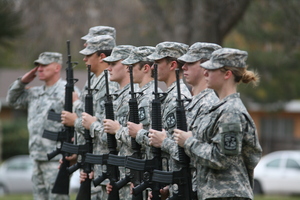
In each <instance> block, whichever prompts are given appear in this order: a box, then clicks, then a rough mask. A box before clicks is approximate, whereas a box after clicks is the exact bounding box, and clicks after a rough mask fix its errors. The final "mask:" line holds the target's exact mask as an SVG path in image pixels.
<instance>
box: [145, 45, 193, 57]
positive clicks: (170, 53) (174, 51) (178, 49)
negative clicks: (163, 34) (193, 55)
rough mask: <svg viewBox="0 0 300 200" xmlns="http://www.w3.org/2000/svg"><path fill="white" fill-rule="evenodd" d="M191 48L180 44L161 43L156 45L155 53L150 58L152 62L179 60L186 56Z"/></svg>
mask: <svg viewBox="0 0 300 200" xmlns="http://www.w3.org/2000/svg"><path fill="white" fill-rule="evenodd" d="M188 48H189V46H188V45H186V44H183V43H179V42H161V43H159V44H157V45H156V47H155V51H154V52H153V53H152V54H151V55H149V56H148V58H149V59H151V60H160V59H162V58H166V57H173V58H179V57H180V56H182V55H183V54H185V53H186V52H187V50H188Z"/></svg>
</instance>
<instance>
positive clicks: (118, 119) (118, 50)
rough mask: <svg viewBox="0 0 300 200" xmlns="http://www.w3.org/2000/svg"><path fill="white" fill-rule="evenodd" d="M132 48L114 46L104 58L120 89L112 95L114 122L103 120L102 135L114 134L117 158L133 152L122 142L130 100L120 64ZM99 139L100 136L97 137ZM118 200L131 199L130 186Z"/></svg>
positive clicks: (124, 71)
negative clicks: (116, 144)
mask: <svg viewBox="0 0 300 200" xmlns="http://www.w3.org/2000/svg"><path fill="white" fill-rule="evenodd" d="M133 47H134V46H132V45H119V46H116V47H115V48H114V49H113V51H112V54H111V55H110V56H109V57H107V58H105V59H104V61H105V62H108V63H109V67H108V71H109V73H110V81H115V82H117V83H119V85H120V89H119V90H117V91H116V92H115V94H114V100H113V106H114V111H115V120H114V121H113V120H110V119H104V120H103V127H104V131H101V132H100V134H101V133H102V135H103V133H109V134H115V137H116V139H117V142H118V151H119V153H118V155H119V156H128V155H132V153H133V151H132V149H131V146H128V143H126V142H124V140H123V139H124V138H122V137H121V136H122V134H121V133H122V127H126V126H127V121H128V118H129V105H128V101H129V99H130V95H129V91H130V84H129V83H130V77H129V73H128V70H127V66H126V65H123V64H122V61H123V60H124V59H126V58H127V57H128V56H129V54H130V52H131V50H132V49H133ZM104 135H106V134H104ZM99 136H100V137H101V135H99ZM128 138H130V136H129V135H127V138H126V139H125V141H128V140H129V139H128ZM120 177H121V178H124V177H125V171H124V167H120ZM107 187H108V188H107V189H108V192H109V191H110V190H109V188H110V185H109V184H108V186H107ZM119 194H120V199H129V198H131V194H130V185H129V184H128V185H126V186H124V187H123V188H121V189H120V193H119Z"/></svg>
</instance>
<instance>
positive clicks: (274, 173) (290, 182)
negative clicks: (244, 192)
mask: <svg viewBox="0 0 300 200" xmlns="http://www.w3.org/2000/svg"><path fill="white" fill-rule="evenodd" d="M254 193H255V194H300V151H296V150H290V151H289V150H285V151H276V152H273V153H270V154H268V155H266V156H263V157H262V159H261V160H260V161H259V163H258V165H257V166H256V168H255V169H254Z"/></svg>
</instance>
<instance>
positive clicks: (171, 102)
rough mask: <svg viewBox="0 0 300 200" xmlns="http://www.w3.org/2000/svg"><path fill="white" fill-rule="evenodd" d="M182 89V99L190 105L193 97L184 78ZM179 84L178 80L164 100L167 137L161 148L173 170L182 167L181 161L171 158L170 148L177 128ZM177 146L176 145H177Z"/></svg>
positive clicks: (163, 110)
mask: <svg viewBox="0 0 300 200" xmlns="http://www.w3.org/2000/svg"><path fill="white" fill-rule="evenodd" d="M180 91H181V96H182V97H181V99H182V100H186V101H184V106H185V108H186V107H187V106H188V104H189V101H187V100H190V99H191V98H192V96H191V93H190V91H189V89H188V87H187V86H186V85H185V83H184V82H183V80H182V79H180ZM177 98H178V97H177V86H176V81H175V82H174V83H172V85H171V86H170V87H169V88H168V90H167V96H166V97H165V99H164V100H163V102H162V127H163V128H164V129H165V130H166V132H167V138H166V139H164V141H163V143H162V146H161V149H162V153H163V154H162V157H166V158H167V159H168V160H169V168H170V170H172V171H177V170H179V169H180V167H179V163H178V162H176V161H175V160H174V159H173V158H171V159H170V155H171V154H172V149H170V144H172V145H173V144H174V139H173V130H174V129H175V128H176V124H177V120H176V108H177ZM175 146H176V145H175Z"/></svg>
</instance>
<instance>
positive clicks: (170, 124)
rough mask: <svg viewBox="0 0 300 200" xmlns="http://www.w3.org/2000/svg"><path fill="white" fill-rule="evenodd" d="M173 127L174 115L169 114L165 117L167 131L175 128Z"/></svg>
mask: <svg viewBox="0 0 300 200" xmlns="http://www.w3.org/2000/svg"><path fill="white" fill-rule="evenodd" d="M175 125H176V118H175V115H174V113H170V114H169V115H168V116H167V126H168V129H170V128H173V127H175Z"/></svg>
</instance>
